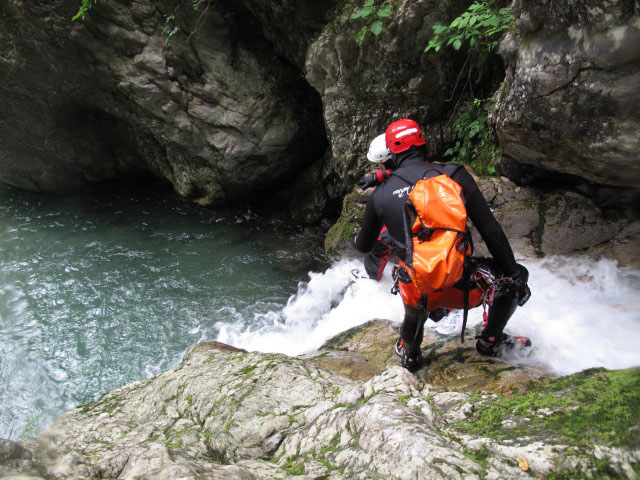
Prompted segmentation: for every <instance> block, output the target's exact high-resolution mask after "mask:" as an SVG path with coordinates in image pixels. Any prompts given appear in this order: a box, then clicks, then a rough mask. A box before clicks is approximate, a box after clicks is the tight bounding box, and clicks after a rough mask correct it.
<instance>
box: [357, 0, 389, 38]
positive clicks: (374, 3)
mask: <svg viewBox="0 0 640 480" xmlns="http://www.w3.org/2000/svg"><path fill="white" fill-rule="evenodd" d="M391 15H393V4H392V3H391V1H390V0H384V1H382V2H380V3H378V0H366V2H365V3H364V5H362V7H360V8H359V9H358V10H356V11H355V12H353V13H352V14H351V16H350V17H349V18H350V19H351V20H358V21H359V22H361V23H364V25H363V26H362V28H360V30H358V33H357V34H356V42H357V43H359V44H360V43H362V42H363V41H364V39H365V38H366V36H367V33H369V32H371V33H372V34H373V35H375V36H378V35H380V34H381V33H382V28H383V25H382V21H383V19H385V18H389V17H390V16H391Z"/></svg>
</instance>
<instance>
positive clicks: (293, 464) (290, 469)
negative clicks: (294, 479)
mask: <svg viewBox="0 0 640 480" xmlns="http://www.w3.org/2000/svg"><path fill="white" fill-rule="evenodd" d="M299 461H300V459H299V458H298V457H289V458H287V461H286V462H285V464H284V465H283V466H282V469H283V470H285V471H286V472H287V473H289V474H290V475H304V465H303V464H301V463H297V462H299Z"/></svg>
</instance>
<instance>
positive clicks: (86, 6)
mask: <svg viewBox="0 0 640 480" xmlns="http://www.w3.org/2000/svg"><path fill="white" fill-rule="evenodd" d="M97 1H98V0H82V2H81V3H80V8H79V9H78V11H77V12H76V14H75V15H74V16H73V18H71V20H72V21H74V22H75V21H76V20H78V19H84V17H85V15H86V14H87V12H88V11H89V10H91V7H92V6H93V4H94V3H97Z"/></svg>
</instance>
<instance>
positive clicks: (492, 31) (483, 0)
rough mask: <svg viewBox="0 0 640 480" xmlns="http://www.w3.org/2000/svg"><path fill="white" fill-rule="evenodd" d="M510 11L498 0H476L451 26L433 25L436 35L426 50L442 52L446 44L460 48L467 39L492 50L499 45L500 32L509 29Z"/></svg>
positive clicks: (479, 47) (473, 46) (471, 44)
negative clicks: (498, 6)
mask: <svg viewBox="0 0 640 480" xmlns="http://www.w3.org/2000/svg"><path fill="white" fill-rule="evenodd" d="M512 18H513V17H512V15H511V11H510V10H508V9H506V8H497V6H496V1H495V0H476V1H475V2H474V3H472V4H471V6H470V7H469V8H468V9H467V10H466V11H465V12H463V13H462V15H460V16H459V17H457V18H455V19H454V20H453V21H452V22H451V23H450V24H449V25H434V26H433V33H434V36H433V38H432V39H431V40H429V44H428V45H427V47H426V48H425V49H424V51H425V53H426V52H428V51H429V50H432V49H433V50H434V51H435V52H438V51H440V49H441V48H442V46H443V45H446V46H452V47H453V49H454V50H460V48H461V47H462V45H463V44H464V43H465V42H468V43H469V47H471V48H472V49H478V50H484V51H487V52H492V51H494V50H495V48H496V47H497V45H498V42H499V39H500V35H499V34H500V33H501V32H502V31H503V30H506V29H507V28H509V25H510V24H511V20H512Z"/></svg>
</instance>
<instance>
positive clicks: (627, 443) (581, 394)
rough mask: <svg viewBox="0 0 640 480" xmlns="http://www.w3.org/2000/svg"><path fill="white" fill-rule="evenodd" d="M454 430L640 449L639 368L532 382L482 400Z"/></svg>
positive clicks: (592, 372) (511, 437)
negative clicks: (519, 390) (517, 391)
mask: <svg viewBox="0 0 640 480" xmlns="http://www.w3.org/2000/svg"><path fill="white" fill-rule="evenodd" d="M476 397H477V398H475V399H474V398H473V397H472V399H471V400H472V402H473V403H475V404H476V406H477V408H475V409H474V414H473V416H472V417H471V418H469V419H468V420H464V421H462V422H459V423H458V424H457V425H456V428H457V429H459V430H461V431H463V432H466V433H470V434H472V435H481V436H483V437H489V438H498V439H516V438H522V437H525V436H529V437H531V436H534V437H540V438H544V439H549V438H555V439H556V440H557V441H559V442H565V443H566V444H568V445H572V446H574V447H575V448H578V449H581V448H584V449H589V448H591V447H592V446H593V445H595V444H598V445H604V446H606V447H628V448H631V449H638V448H639V447H640V367H636V368H631V369H626V370H605V369H602V368H598V369H590V370H585V371H583V372H580V373H576V374H573V375H569V376H566V377H561V378H556V379H542V380H538V381H534V382H533V383H532V384H530V386H529V391H528V392H527V393H524V394H514V395H505V394H501V395H494V396H487V397H486V398H483V399H480V397H479V396H478V395H476Z"/></svg>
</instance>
